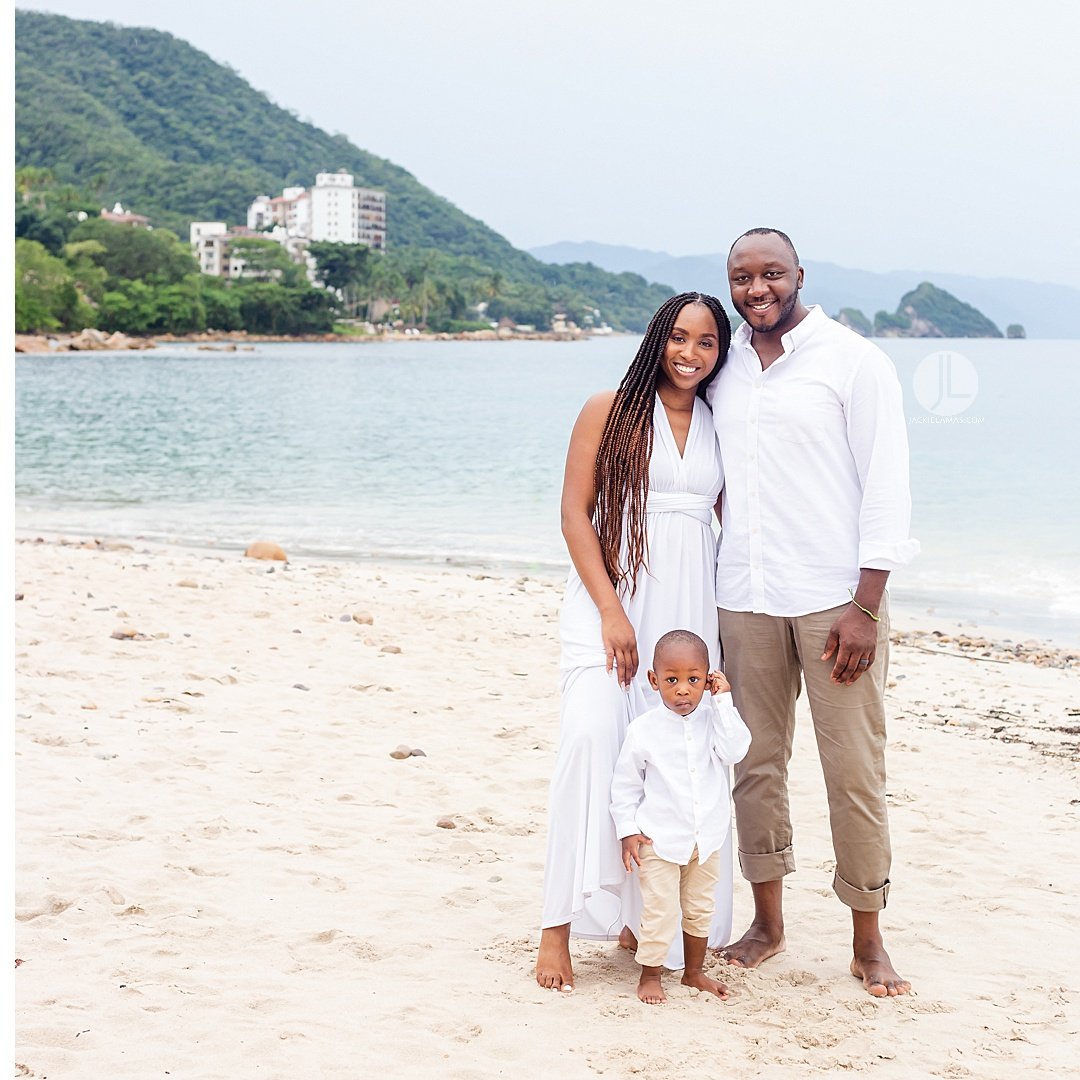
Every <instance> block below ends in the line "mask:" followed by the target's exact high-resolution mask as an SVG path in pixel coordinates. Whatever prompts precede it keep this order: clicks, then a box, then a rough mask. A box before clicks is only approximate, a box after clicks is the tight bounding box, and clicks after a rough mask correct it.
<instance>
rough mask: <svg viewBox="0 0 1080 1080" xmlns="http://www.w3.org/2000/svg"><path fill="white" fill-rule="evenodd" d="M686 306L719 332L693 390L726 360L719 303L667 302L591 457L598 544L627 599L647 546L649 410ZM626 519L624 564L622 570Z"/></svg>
mask: <svg viewBox="0 0 1080 1080" xmlns="http://www.w3.org/2000/svg"><path fill="white" fill-rule="evenodd" d="M687 304H703V305H704V306H705V307H707V308H708V309H709V310H710V312H711V313H712V315H713V318H714V319H715V320H716V329H717V332H718V333H719V341H718V343H717V344H718V352H717V357H718V358H717V362H716V367H715V368H713V370H712V372H711V373H710V374H709V375H708V377H707V378H705V379H704V380H702V382H701V383H700V385H699V386H698V390H697V392H698V396H699V397H702V398H704V396H705V388H706V386H708V384H709V383H710V382H711V381H712V380H713V379H714V378H715V377H716V374H717V372H718V371H719V370H720V368H721V367H722V365H723V363H724V361H725V360H726V359H727V351H728V346H729V345H730V343H731V324H730V323H729V322H728V317H727V312H725V311H724V306H723V304H721V303H720V301H719V300H717V299H716V297H715V296H707V295H706V294H704V293H696V292H688V293H679V295H678V296H673V297H672V298H671V299H670V300H668V301H666V302H665V303H664V304H663V305H662V306H661V307H660V309H659V310H658V311H657V312H656V314H655V315H654V316H653V317H652V319H651V320H650V321H649V326H648V329H647V330H646V331H645V337H644V339H643V340H642V342H641V345H640V347H639V348H638V351H637V355H636V356H635V357H634V361H633V363H632V364H631V365H630V367H629V369H628V370H627V372H626V374H625V375H624V376H623V379H622V382H621V383H620V384H619V389H618V390H617V391H616V392H615V400H614V401H613V402H612V405H611V411H610V412H609V413H608V417H607V421H606V422H605V424H604V430H603V434H602V435H601V436H600V447H599V449H598V450H597V453H596V473H595V485H596V510H595V514H594V521H595V524H596V533H597V536H598V537H599V539H600V550H601V553H602V554H603V557H604V567H605V569H606V570H607V573H608V577H609V578H610V579H611V583H612V585H614V586H615V588H616V589H618V588H619V587H620V585H622V584H624V583H627V582H629V585H630V595H631V596H632V595H633V594H634V592H635V590H636V589H637V573H638V570H639V569H640V568H641V567H643V566H645V565H646V561H647V559H648V554H649V553H648V541H647V534H646V529H645V513H646V511H645V506H646V501H647V500H648V497H649V459H650V457H651V456H652V448H653V409H654V408H655V405H656V376H657V372H658V371H659V370H660V361H661V360H662V359H663V356H664V350H665V349H666V348H667V343H668V339H669V338H670V337H671V331H672V329H673V328H674V326H675V320H676V319H677V318H678V315H679V312H680V311H682V309H683V308H684V307H686V305H687ZM624 519H625V528H626V539H627V545H626V546H627V565H626V566H621V565H620V563H619V554H620V549H621V547H622V538H623V527H624V526H623V523H624Z"/></svg>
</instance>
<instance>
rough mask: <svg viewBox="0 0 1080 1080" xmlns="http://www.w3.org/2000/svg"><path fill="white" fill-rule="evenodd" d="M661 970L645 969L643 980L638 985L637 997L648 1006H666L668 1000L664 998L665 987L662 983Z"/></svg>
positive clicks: (642, 972)
mask: <svg viewBox="0 0 1080 1080" xmlns="http://www.w3.org/2000/svg"><path fill="white" fill-rule="evenodd" d="M660 971H661V969H660V968H658V967H656V968H654V967H643V968H642V969H641V978H640V979H639V980H638V984H637V996H638V997H639V998H640V999H641V1000H642V1001H644V1002H645V1004H646V1005H665V1004H667V998H666V997H665V996H664V987H663V986H662V985H661V983H660Z"/></svg>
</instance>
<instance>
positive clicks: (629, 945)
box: [619, 926, 637, 953]
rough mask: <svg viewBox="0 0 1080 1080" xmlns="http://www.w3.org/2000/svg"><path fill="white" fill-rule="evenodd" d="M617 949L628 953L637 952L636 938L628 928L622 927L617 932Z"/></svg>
mask: <svg viewBox="0 0 1080 1080" xmlns="http://www.w3.org/2000/svg"><path fill="white" fill-rule="evenodd" d="M619 948H620V949H627V950H628V951H629V952H632V953H636V952H637V938H636V937H634V931H633V930H631V929H630V927H629V926H624V927H623V928H622V929H621V930H620V931H619Z"/></svg>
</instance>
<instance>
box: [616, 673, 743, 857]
mask: <svg viewBox="0 0 1080 1080" xmlns="http://www.w3.org/2000/svg"><path fill="white" fill-rule="evenodd" d="M749 748H750V732H749V730H748V729H747V727H746V725H745V724H744V723H743V720H742V717H741V716H740V715H739V711H738V709H736V708H735V706H734V705H733V704H732V701H731V694H730V693H724V694H717V695H716V696H715V697H713V696H712V695H711V694H709V693H706V694H705V696H704V697H703V698H702V699H701V703H700V704H699V705H698V707H697V708H696V709H695V710H694V711H693V712H692V713H690V714H689V715H688V716H680V715H679V714H678V713H674V712H671V710H670V709H668V708H666V707H665V706H664V705H659V706H657V707H656V708H654V709H650V710H649V711H648V712H644V713H642V714H641V715H640V716H638V717H637V718H636V719H635V720H634V721H633V722H632V723H631V724H630V727H629V728H628V729H627V732H626V738H625V739H624V740H623V744H622V750H621V751H620V752H619V759H618V761H617V762H616V764H615V774H614V776H613V777H612V781H611V816H612V819H613V820H614V822H615V830H616V832H617V834H618V837H619V839H620V840H621V839H622V838H623V837H625V836H633V835H634V834H635V833H644V834H645V835H646V836H647V837H649V838H650V839H651V840H652V842H653V850H654V851H655V853H656V854H657V855H658V856H659V857H660V858H661V859H665V860H667V861H668V862H673V863H678V864H679V865H681V866H685V865H686V863H688V862H689V861H690V856H691V855H692V854H693V852H694V847H695V845H696V846H697V849H698V859H699V860H701V861H704V860H705V859H707V858H708V857H709V856H710V855H712V854H713V852H715V851H719V850H720V848H721V847H722V846H723V844H724V841H725V840H726V839H727V836H728V830H729V828H730V826H731V789H730V786H729V780H728V768H729V766H731V765H734V764H735V763H736V762H737V761H742V759H743V758H744V757H745V756H746V751H747V750H748V749H749Z"/></svg>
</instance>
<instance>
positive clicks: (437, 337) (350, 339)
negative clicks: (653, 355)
mask: <svg viewBox="0 0 1080 1080" xmlns="http://www.w3.org/2000/svg"><path fill="white" fill-rule="evenodd" d="M634 336H640V335H635V334H634V333H633V332H632V331H624V330H611V331H606V332H604V333H593V332H589V331H586V330H580V329H574V330H528V331H518V330H515V329H512V328H510V327H499V328H498V329H491V330H460V331H455V332H453V333H449V332H434V331H428V330H424V331H419V330H418V331H417V332H416V333H408V332H406V331H404V330H391V331H389V332H386V333H377V334H336V333H326V334H296V335H284V334H249V333H248V332H247V331H245V330H221V331H218V330H205V331H202V332H200V333H196V334H151V335H147V336H146V337H140V336H136V335H134V334H123V333H120V332H119V331H117V332H116V333H111V334H110V333H106V332H105V331H102V330H95V329H87V330H82V331H79V332H78V333H69V334H54V333H48V334H16V335H15V352H16V353H18V354H20V355H28V356H33V355H39V354H46V355H52V354H56V353H67V352H125V351H133V350H134V351H146V350H150V349H156V348H159V347H161V346H164V345H194V346H196V348H204V349H207V350H213V351H225V352H236V351H241V350H247V349H250V348H252V347H254V346H255V345H258V344H290V343H295V344H304V343H319V344H337V345H352V344H364V345H367V344H373V343H378V342H387V341H588V340H591V339H592V338H606V337H634Z"/></svg>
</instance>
